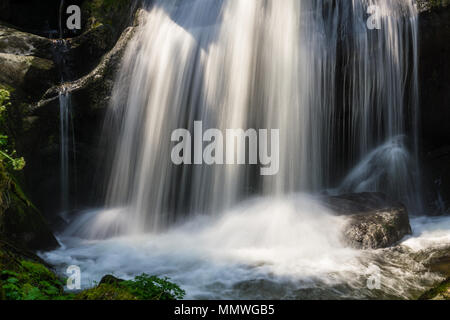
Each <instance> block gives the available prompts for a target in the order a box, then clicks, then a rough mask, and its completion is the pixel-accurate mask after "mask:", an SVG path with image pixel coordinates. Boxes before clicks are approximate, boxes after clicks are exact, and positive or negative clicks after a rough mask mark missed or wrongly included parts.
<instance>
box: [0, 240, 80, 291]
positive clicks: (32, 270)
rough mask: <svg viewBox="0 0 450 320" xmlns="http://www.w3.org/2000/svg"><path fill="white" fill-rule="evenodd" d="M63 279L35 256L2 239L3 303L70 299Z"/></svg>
mask: <svg viewBox="0 0 450 320" xmlns="http://www.w3.org/2000/svg"><path fill="white" fill-rule="evenodd" d="M63 289H64V287H63V283H62V281H61V279H59V278H58V277H57V276H56V274H55V273H54V272H53V271H52V270H51V269H50V267H49V266H48V265H46V264H45V262H43V261H42V260H41V259H40V258H39V257H37V256H35V255H34V254H33V253H31V252H29V251H27V250H25V249H23V248H20V247H17V246H15V245H12V244H11V243H9V242H6V241H3V240H0V300H50V299H68V298H70V297H71V296H70V295H68V294H65V293H64V290H63Z"/></svg>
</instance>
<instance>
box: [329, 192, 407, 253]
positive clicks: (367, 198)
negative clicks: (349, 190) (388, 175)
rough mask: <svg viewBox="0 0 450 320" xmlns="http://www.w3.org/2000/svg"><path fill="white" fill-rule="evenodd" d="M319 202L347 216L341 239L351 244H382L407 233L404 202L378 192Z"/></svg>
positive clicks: (364, 246)
mask: <svg viewBox="0 0 450 320" xmlns="http://www.w3.org/2000/svg"><path fill="white" fill-rule="evenodd" d="M323 202H324V203H325V205H326V206H328V207H329V208H330V209H332V210H333V211H334V212H335V213H336V214H338V215H343V216H347V217H348V224H347V226H346V227H345V229H344V241H345V242H346V243H347V244H348V245H350V246H351V247H353V248H357V249H379V248H386V247H389V246H392V245H394V244H395V243H397V242H398V241H400V240H401V239H402V238H403V237H404V236H406V235H409V234H411V226H410V224H409V217H408V213H407V210H406V208H405V206H404V205H402V204H401V203H398V202H394V201H391V200H389V199H388V198H387V197H386V196H385V195H383V194H381V193H359V194H347V195H341V196H336V197H326V198H324V199H323Z"/></svg>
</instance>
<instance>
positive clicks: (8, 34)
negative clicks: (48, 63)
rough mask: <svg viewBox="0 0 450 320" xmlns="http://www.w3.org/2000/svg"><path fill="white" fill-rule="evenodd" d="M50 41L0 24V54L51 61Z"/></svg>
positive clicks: (51, 44) (51, 45)
mask: <svg viewBox="0 0 450 320" xmlns="http://www.w3.org/2000/svg"><path fill="white" fill-rule="evenodd" d="M52 48H53V42H52V40H50V39H47V38H44V37H40V36H37V35H34V34H31V33H26V32H22V31H19V30H17V29H14V28H12V27H9V26H7V25H4V24H2V23H1V22H0V53H10V54H14V55H21V56H34V57H38V58H43V59H50V60H51V59H53V51H52V50H53V49H52Z"/></svg>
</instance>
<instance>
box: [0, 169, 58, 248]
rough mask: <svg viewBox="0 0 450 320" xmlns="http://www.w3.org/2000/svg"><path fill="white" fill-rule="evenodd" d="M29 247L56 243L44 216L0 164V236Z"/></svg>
mask: <svg viewBox="0 0 450 320" xmlns="http://www.w3.org/2000/svg"><path fill="white" fill-rule="evenodd" d="M2 238H3V239H8V240H9V241H11V242H14V243H16V244H18V245H20V246H23V247H26V248H29V249H32V250H41V249H42V250H45V249H53V248H56V247H58V245H59V244H58V241H57V240H56V239H55V237H54V236H53V233H52V232H51V230H50V228H49V226H48V225H47V223H46V222H45V220H44V218H43V217H42V215H41V214H40V212H39V211H38V210H37V209H36V207H35V206H34V205H33V204H32V203H31V201H30V200H29V199H28V198H27V197H26V195H25V194H24V192H23V191H22V189H21V188H20V186H19V185H18V183H17V182H16V181H15V178H14V177H13V176H11V174H9V173H8V172H7V170H6V169H4V167H3V164H0V239H2Z"/></svg>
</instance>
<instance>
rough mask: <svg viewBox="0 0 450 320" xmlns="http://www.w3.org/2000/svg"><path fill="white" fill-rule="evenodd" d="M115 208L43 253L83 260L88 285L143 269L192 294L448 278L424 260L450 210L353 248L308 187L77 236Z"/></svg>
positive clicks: (342, 291)
mask: <svg viewBox="0 0 450 320" xmlns="http://www.w3.org/2000/svg"><path fill="white" fill-rule="evenodd" d="M118 212H119V213H117V212H116V213H115V214H118V215H120V211H118ZM109 214H111V212H108V211H90V212H86V213H85V215H84V216H82V217H81V218H79V221H78V222H77V221H75V222H74V223H73V224H72V226H73V228H71V229H69V230H68V231H67V232H66V233H65V234H63V235H61V236H60V241H61V242H62V244H63V246H62V247H61V248H60V249H58V250H56V251H53V252H49V253H45V254H43V257H44V258H45V259H46V260H47V261H49V262H50V263H53V264H54V265H55V266H56V267H57V269H58V271H59V272H62V273H63V272H64V271H65V269H66V268H67V266H69V265H78V266H80V267H81V270H82V283H83V287H84V288H86V287H90V286H93V285H94V284H95V282H98V281H99V280H100V279H101V277H102V276H103V275H105V274H113V275H115V276H117V277H121V278H125V279H130V278H133V277H134V276H136V275H139V274H141V273H144V272H145V273H148V274H152V275H153V274H155V275H158V276H167V277H170V278H171V279H172V280H173V281H174V282H176V283H178V284H180V285H181V287H182V288H183V289H185V290H186V292H187V296H186V298H192V299H201V298H206V299H226V298H230V299H231V298H232V299H249V298H251V299H269V298H271V299H315V298H320V299H330V298H333V299H334V298H336V299H345V298H415V297H417V296H418V295H420V293H422V292H423V291H424V290H426V289H427V288H429V287H430V286H431V285H433V284H435V283H436V282H437V281H439V280H440V279H441V278H440V276H439V275H438V274H435V273H432V272H430V271H429V270H428V268H427V267H426V266H425V265H424V263H425V262H426V261H427V260H428V258H430V257H431V254H430V253H431V252H435V251H436V250H437V249H441V250H449V248H450V217H443V218H414V219H412V221H411V224H412V227H413V230H414V234H413V235H412V236H411V237H407V238H406V239H404V240H403V241H402V243H401V244H400V245H399V246H396V247H394V248H390V249H384V250H366V251H359V250H354V249H350V248H346V247H345V246H344V245H343V244H342V243H341V228H342V227H343V225H344V224H345V219H346V218H345V217H337V216H334V215H332V213H330V212H329V211H328V210H327V209H325V208H323V207H322V206H320V205H319V204H317V202H315V201H314V200H313V199H311V198H310V197H308V196H304V195H296V196H291V197H286V198H278V199H276V198H272V199H254V200H251V201H248V202H246V203H245V204H243V205H241V206H239V207H236V208H235V209H233V210H230V211H229V212H227V213H226V214H224V215H222V216H220V217H215V218H213V217H207V216H198V217H196V218H193V219H191V220H189V221H186V222H185V223H183V224H180V225H178V226H174V227H173V228H171V229H170V230H169V231H168V232H165V233H161V234H141V235H130V236H123V237H117V238H111V239H106V240H87V239H89V237H90V234H89V229H88V228H84V233H81V234H82V235H83V236H82V237H75V236H74V234H80V230H78V229H77V228H78V226H85V227H86V225H89V221H99V219H94V217H95V216H98V215H100V216H102V215H105V216H108V215H109ZM123 214H124V215H126V212H125V211H123ZM116 218H117V217H116ZM100 220H101V219H100ZM93 228H94V229H95V230H98V226H93ZM377 274H379V275H380V283H381V288H380V290H377V289H375V290H370V289H369V288H368V287H367V281H368V280H369V279H370V277H371V276H374V275H375V276H376V275H377Z"/></svg>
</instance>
